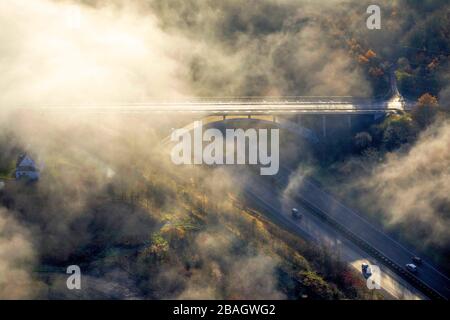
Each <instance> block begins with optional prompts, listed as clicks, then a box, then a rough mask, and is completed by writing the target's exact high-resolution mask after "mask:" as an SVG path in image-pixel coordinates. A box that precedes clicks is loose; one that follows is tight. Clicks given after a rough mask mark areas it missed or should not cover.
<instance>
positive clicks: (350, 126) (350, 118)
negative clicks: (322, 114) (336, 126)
mask: <svg viewBox="0 0 450 320" xmlns="http://www.w3.org/2000/svg"><path fill="white" fill-rule="evenodd" d="M347 125H348V129H349V130H352V115H350V114H349V115H348V116H347Z"/></svg>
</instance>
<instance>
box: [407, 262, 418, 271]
mask: <svg viewBox="0 0 450 320" xmlns="http://www.w3.org/2000/svg"><path fill="white" fill-rule="evenodd" d="M406 269H407V270H408V271H409V272H412V273H416V272H417V266H416V265H415V264H413V263H408V264H407V265H406Z"/></svg>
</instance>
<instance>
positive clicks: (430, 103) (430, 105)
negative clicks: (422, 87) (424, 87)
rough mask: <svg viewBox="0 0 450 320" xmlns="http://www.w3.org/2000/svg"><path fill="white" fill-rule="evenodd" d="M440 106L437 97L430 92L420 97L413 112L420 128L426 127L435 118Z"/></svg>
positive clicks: (413, 116)
mask: <svg viewBox="0 0 450 320" xmlns="http://www.w3.org/2000/svg"><path fill="white" fill-rule="evenodd" d="M438 108H439V103H438V100H437V98H436V97H434V96H432V95H431V94H429V93H425V94H424V95H422V96H421V97H420V98H419V99H418V101H417V104H416V106H415V108H414V109H413V112H412V118H413V120H414V121H415V122H416V123H417V125H418V126H419V128H421V129H424V128H426V127H428V126H429V125H430V124H431V123H432V122H433V121H434V120H435V118H436V114H437V113H438Z"/></svg>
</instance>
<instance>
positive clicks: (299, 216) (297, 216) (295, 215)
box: [291, 208, 303, 220]
mask: <svg viewBox="0 0 450 320" xmlns="http://www.w3.org/2000/svg"><path fill="white" fill-rule="evenodd" d="M291 214H292V217H293V218H294V219H296V220H300V219H302V218H303V215H302V214H301V213H300V212H299V211H298V209H297V208H292V211H291Z"/></svg>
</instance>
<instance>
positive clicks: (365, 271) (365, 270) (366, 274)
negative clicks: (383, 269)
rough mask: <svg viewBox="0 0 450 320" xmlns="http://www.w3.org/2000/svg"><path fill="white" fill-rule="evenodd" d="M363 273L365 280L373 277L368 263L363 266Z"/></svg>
mask: <svg viewBox="0 0 450 320" xmlns="http://www.w3.org/2000/svg"><path fill="white" fill-rule="evenodd" d="M361 269H362V273H363V276H364V277H365V278H369V277H370V276H371V275H372V269H371V268H370V266H369V265H368V264H367V263H363V264H362V265H361Z"/></svg>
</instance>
